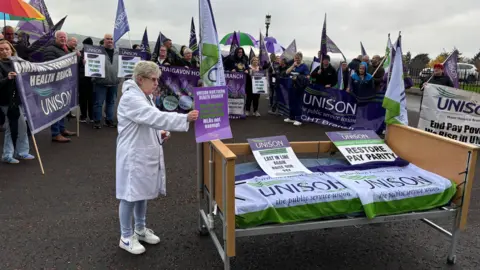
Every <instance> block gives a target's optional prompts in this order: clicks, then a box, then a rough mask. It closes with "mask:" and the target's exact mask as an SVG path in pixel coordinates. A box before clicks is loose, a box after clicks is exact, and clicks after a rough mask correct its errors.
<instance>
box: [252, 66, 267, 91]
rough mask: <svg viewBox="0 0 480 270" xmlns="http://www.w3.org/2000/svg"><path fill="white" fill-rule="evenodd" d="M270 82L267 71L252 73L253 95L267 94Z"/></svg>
mask: <svg viewBox="0 0 480 270" xmlns="http://www.w3.org/2000/svg"><path fill="white" fill-rule="evenodd" d="M267 88H268V82H267V76H266V74H265V71H253V72H252V93H253V94H265V93H267Z"/></svg>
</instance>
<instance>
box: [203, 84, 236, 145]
mask: <svg viewBox="0 0 480 270" xmlns="http://www.w3.org/2000/svg"><path fill="white" fill-rule="evenodd" d="M194 92H195V109H197V110H198V111H199V117H198V118H199V119H198V120H197V121H195V138H196V141H197V143H202V142H208V141H211V140H223V139H231V138H233V136H232V130H231V128H230V121H229V118H228V93H227V88H226V87H225V86H214V87H199V88H195V89H194Z"/></svg>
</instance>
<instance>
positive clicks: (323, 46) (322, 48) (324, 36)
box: [320, 13, 327, 62]
mask: <svg viewBox="0 0 480 270" xmlns="http://www.w3.org/2000/svg"><path fill="white" fill-rule="evenodd" d="M325 55H327V14H326V13H325V19H324V20H323V29H322V41H321V43H320V57H321V58H322V59H323V56H325ZM320 62H321V60H320Z"/></svg>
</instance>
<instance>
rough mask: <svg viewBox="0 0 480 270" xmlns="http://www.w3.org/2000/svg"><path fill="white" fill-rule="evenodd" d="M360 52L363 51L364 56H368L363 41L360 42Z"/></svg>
mask: <svg viewBox="0 0 480 270" xmlns="http://www.w3.org/2000/svg"><path fill="white" fill-rule="evenodd" d="M360 50H361V51H362V55H363V56H365V55H367V52H366V51H365V48H364V47H363V43H362V42H361V41H360Z"/></svg>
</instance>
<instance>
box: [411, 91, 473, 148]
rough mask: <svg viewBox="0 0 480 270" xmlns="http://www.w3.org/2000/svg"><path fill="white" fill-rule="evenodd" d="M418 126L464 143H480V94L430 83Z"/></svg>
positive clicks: (424, 97) (424, 94)
mask: <svg viewBox="0 0 480 270" xmlns="http://www.w3.org/2000/svg"><path fill="white" fill-rule="evenodd" d="M418 128H419V129H422V130H425V131H427V132H431V133H434V134H438V135H440V136H444V137H447V138H450V139H454V140H457V141H461V142H466V143H471V144H476V145H480V95H479V94H478V93H475V92H469V91H465V90H461V89H456V88H452V87H447V86H442V85H436V84H427V85H426V86H425V88H424V92H423V102H422V110H421V112H420V119H419V121H418Z"/></svg>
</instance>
